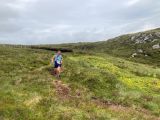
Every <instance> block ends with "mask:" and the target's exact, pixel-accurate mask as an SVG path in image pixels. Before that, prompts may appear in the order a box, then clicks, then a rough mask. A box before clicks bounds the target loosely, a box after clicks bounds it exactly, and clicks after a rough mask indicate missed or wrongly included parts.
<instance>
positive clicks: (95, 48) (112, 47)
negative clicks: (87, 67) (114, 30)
mask: <svg viewBox="0 0 160 120" xmlns="http://www.w3.org/2000/svg"><path fill="white" fill-rule="evenodd" d="M156 46H157V47H159V48H157V49H156V48H154V47H156ZM49 47H64V48H72V49H74V50H75V51H80V52H82V51H83V52H96V53H97V52H99V53H107V54H110V55H112V56H118V57H122V58H125V59H127V60H131V61H135V62H141V63H145V64H151V65H154V66H160V28H158V29H154V30H149V31H145V32H139V33H134V34H126V35H122V36H119V37H116V38H113V39H110V40H107V41H101V42H94V43H75V44H61V45H53V46H52V45H50V46H49ZM132 55H134V57H132Z"/></svg>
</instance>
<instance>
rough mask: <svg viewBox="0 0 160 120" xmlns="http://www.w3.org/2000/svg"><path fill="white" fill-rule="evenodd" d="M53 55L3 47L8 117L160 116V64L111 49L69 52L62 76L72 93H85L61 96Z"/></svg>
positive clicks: (2, 107) (0, 106) (0, 83)
mask: <svg viewBox="0 0 160 120" xmlns="http://www.w3.org/2000/svg"><path fill="white" fill-rule="evenodd" d="M52 55H53V54H52V52H50V51H45V50H34V49H27V48H9V47H2V46H1V47H0V65H1V69H0V118H1V119H2V120H3V119H4V120H26V119H28V120H35V119H36V120H89V119H90V120H107V119H108V120H131V119H136V120H151V119H153V120H154V119H155V120H156V119H158V117H159V115H160V95H159V91H160V68H158V67H157V68H154V67H152V66H149V65H144V64H139V63H134V62H130V61H127V60H124V59H121V58H116V57H111V56H110V55H107V54H81V53H65V54H63V56H64V65H63V67H64V72H63V73H62V76H61V77H62V81H63V83H64V84H67V85H69V87H70V88H71V93H70V94H71V95H72V96H75V95H76V91H77V90H78V91H80V93H81V96H80V97H73V98H61V97H59V96H58V95H57V94H56V88H55V87H54V85H53V81H55V80H56V79H55V78H54V77H53V76H52V75H51V74H50V69H51V68H52V65H50V58H51V57H52ZM93 98H94V99H93ZM95 99H96V100H95ZM106 101H108V102H109V103H111V105H106V104H105V102H106Z"/></svg>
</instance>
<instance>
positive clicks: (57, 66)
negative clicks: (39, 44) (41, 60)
mask: <svg viewBox="0 0 160 120" xmlns="http://www.w3.org/2000/svg"><path fill="white" fill-rule="evenodd" d="M62 59H63V58H62V54H61V51H60V50H59V51H58V52H57V53H56V55H54V57H53V58H52V63H54V75H55V76H56V77H57V78H58V79H59V78H60V73H61V72H62Z"/></svg>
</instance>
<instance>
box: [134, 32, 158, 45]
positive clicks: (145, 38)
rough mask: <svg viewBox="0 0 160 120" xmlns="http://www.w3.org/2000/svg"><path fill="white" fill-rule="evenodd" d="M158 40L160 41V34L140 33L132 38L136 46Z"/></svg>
mask: <svg viewBox="0 0 160 120" xmlns="http://www.w3.org/2000/svg"><path fill="white" fill-rule="evenodd" d="M157 39H160V32H155V33H138V34H134V35H132V36H131V41H133V42H135V44H140V43H146V42H152V41H155V40H157Z"/></svg>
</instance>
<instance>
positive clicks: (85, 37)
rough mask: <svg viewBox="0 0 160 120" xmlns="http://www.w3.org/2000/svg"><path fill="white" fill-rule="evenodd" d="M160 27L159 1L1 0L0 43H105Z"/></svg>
mask: <svg viewBox="0 0 160 120" xmlns="http://www.w3.org/2000/svg"><path fill="white" fill-rule="evenodd" d="M156 27H160V0H0V43H10V44H11V43H12V44H50V43H52V44H57V43H68V42H84V41H85V42H86V41H89V42H91V41H99V40H106V39H108V38H112V37H115V36H118V35H120V34H124V33H130V32H137V31H141V30H147V29H152V28H156Z"/></svg>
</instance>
